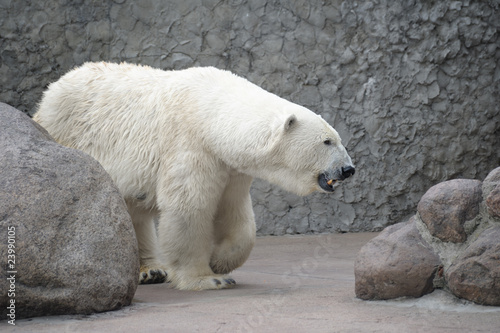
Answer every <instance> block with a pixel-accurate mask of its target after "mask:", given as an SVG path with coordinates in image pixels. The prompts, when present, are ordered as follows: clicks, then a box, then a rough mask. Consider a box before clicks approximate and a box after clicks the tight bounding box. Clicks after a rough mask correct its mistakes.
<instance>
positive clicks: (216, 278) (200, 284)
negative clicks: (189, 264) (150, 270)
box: [172, 275, 236, 290]
mask: <svg viewBox="0 0 500 333" xmlns="http://www.w3.org/2000/svg"><path fill="white" fill-rule="evenodd" d="M172 283H173V285H174V286H175V287H176V288H177V289H181V290H210V289H227V288H232V287H234V285H235V284H236V281H234V279H232V278H231V277H229V276H226V275H213V276H199V277H183V278H177V279H173V280H172Z"/></svg>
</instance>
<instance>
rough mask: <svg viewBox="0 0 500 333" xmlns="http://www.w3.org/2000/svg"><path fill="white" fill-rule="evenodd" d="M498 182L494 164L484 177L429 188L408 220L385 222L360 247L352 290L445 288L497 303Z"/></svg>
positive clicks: (380, 292) (371, 295) (409, 292)
mask: <svg viewBox="0 0 500 333" xmlns="http://www.w3.org/2000/svg"><path fill="white" fill-rule="evenodd" d="M499 184H500V168H497V169H495V170H493V171H491V172H490V174H489V175H488V176H487V177H486V178H485V180H484V181H483V182H480V181H476V180H464V179H459V180H451V181H447V182H443V183H440V184H438V185H436V186H434V187H432V188H430V189H429V190H428V191H427V193H426V194H425V195H424V196H423V197H422V199H421V200H420V202H419V204H418V214H417V215H415V216H414V217H413V218H412V219H411V221H410V222H408V223H399V224H396V225H393V226H390V227H388V228H386V229H385V230H384V231H383V232H382V233H381V234H380V235H378V236H377V237H375V238H374V239H373V240H371V241H370V242H368V243H367V244H366V245H365V246H364V247H363V248H362V249H361V251H360V252H359V254H358V257H357V259H356V263H355V280H356V281H355V292H356V296H357V297H359V298H361V299H390V298H396V297H401V296H410V297H419V296H422V295H424V294H425V293H428V292H431V291H432V290H433V289H434V288H444V289H446V290H449V291H450V292H452V293H453V294H455V295H456V296H458V297H461V298H464V299H467V300H470V301H473V302H476V303H478V304H484V305H500V219H499V218H498V217H499V216H498V214H497V212H498V211H497V208H498V187H499ZM414 270H415V271H418V272H419V274H416V273H415V272H414ZM431 281H432V282H431ZM426 282H428V284H427V285H426ZM412 285H413V286H414V287H413V288H411V287H409V286H412ZM422 286H425V288H422Z"/></svg>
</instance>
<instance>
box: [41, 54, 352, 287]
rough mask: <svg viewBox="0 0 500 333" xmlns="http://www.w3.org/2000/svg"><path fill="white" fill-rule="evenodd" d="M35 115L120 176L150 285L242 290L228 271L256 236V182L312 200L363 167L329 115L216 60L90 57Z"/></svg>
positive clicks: (144, 280)
mask: <svg viewBox="0 0 500 333" xmlns="http://www.w3.org/2000/svg"><path fill="white" fill-rule="evenodd" d="M34 119H35V121H37V122H38V123H39V124H40V125H42V126H43V127H45V128H46V129H47V130H48V132H49V133H50V134H51V135H52V136H53V137H54V138H55V140H56V141H58V142H59V143H61V144H63V145H65V146H68V147H72V148H76V149H80V150H83V151H84V152H86V153H88V154H89V155H91V156H93V157H94V158H95V159H97V160H98V161H99V162H100V163H101V164H102V166H103V167H104V168H105V169H106V171H107V172H108V173H109V174H110V175H111V177H112V178H113V180H114V182H115V183H116V185H117V186H118V188H119V190H120V191H121V193H122V195H123V197H124V199H125V201H126V203H127V206H128V210H129V213H130V215H131V217H132V221H133V224H134V228H135V231H136V235H137V241H138V244H139V252H140V261H141V273H140V276H139V279H140V282H141V283H155V282H163V281H164V280H165V279H167V280H168V281H170V282H171V283H172V285H173V286H174V287H176V288H178V289H188V290H203V289H221V288H230V287H232V286H233V285H234V284H235V281H234V280H233V279H232V278H231V277H229V276H228V275H227V274H229V273H230V272H231V271H233V270H234V269H236V268H237V267H239V266H241V265H242V264H243V263H244V262H245V261H246V259H247V258H248V256H249V254H250V251H251V249H252V247H253V245H254V242H255V228H256V227H255V221H254V214H253V211H252V203H251V199H250V192H249V190H250V185H251V183H252V178H253V177H259V178H262V179H265V180H267V181H269V182H271V183H273V184H277V185H279V186H281V187H282V188H284V189H285V190H288V191H291V192H293V193H296V194H298V195H307V194H309V193H311V192H313V191H322V192H333V190H334V188H335V187H336V186H337V184H338V182H339V181H341V180H344V179H345V178H347V177H349V176H351V175H353V174H354V166H353V164H352V162H351V158H350V157H349V155H348V154H347V152H346V150H345V148H344V146H343V145H342V143H341V140H340V137H339V135H338V133H337V132H336V131H335V130H334V129H333V128H332V127H331V126H330V125H328V124H327V123H326V121H324V120H323V119H322V118H321V117H320V116H318V115H316V114H314V113H313V112H311V111H309V110H308V109H306V108H304V107H301V106H299V105H296V104H293V103H291V102H288V101H286V100H284V99H282V98H279V97H278V96H276V95H274V94H271V93H269V92H267V91H265V90H263V89H261V88H260V87H258V86H256V85H254V84H252V83H250V82H249V81H247V80H246V79H243V78H241V77H239V76H236V75H234V74H232V73H230V72H228V71H224V70H219V69H216V68H213V67H198V68H190V69H186V70H180V71H164V70H160V69H154V68H151V67H148V66H140V65H132V64H126V63H121V64H114V63H104V62H101V63H86V64H84V65H83V66H81V67H79V68H76V69H74V70H72V71H70V72H68V73H67V74H66V75H64V76H63V77H62V78H61V79H60V80H59V81H57V82H55V83H52V84H50V86H49V87H48V89H47V91H45V93H44V95H43V98H42V100H41V102H40V104H39V108H38V111H37V113H36V114H35V117H34ZM155 217H158V237H157V233H156V229H155V224H154V218H155ZM157 239H158V240H157ZM157 242H159V244H158V246H157ZM167 273H168V275H167Z"/></svg>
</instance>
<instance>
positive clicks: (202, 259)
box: [159, 212, 235, 290]
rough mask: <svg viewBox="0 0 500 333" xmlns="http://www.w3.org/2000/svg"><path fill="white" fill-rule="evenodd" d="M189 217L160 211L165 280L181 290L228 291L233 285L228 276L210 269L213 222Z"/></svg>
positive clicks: (160, 234) (233, 282)
mask: <svg viewBox="0 0 500 333" xmlns="http://www.w3.org/2000/svg"><path fill="white" fill-rule="evenodd" d="M189 215H191V216H190V218H189V219H186V218H185V217H180V216H175V215H173V214H169V213H167V212H162V214H161V217H160V223H159V236H160V245H161V250H162V255H163V263H164V265H165V267H166V269H167V272H168V281H169V282H171V283H172V285H173V286H174V287H175V288H177V289H181V290H206V289H223V288H231V287H232V286H234V284H235V281H234V280H233V279H232V278H231V277H229V276H227V275H221V274H215V273H214V272H213V271H212V269H211V268H210V256H211V253H212V249H213V226H212V223H211V222H210V223H206V222H201V221H200V220H199V217H198V218H196V217H193V216H192V214H189ZM205 221H206V220H205Z"/></svg>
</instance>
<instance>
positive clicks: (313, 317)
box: [0, 233, 500, 333]
mask: <svg viewBox="0 0 500 333" xmlns="http://www.w3.org/2000/svg"><path fill="white" fill-rule="evenodd" d="M376 235H377V234H376V233H358V234H335V235H319V236H316V235H314V236H284V237H262V238H258V240H257V244H256V246H255V248H254V250H253V252H252V255H251V256H250V258H249V259H248V261H247V262H246V263H245V265H244V266H243V267H241V268H239V269H238V270H236V271H235V272H234V273H233V274H232V277H233V278H234V279H235V280H236V282H237V285H236V287H235V288H234V289H229V290H216V291H202V292H190V291H178V290H174V289H171V288H170V287H169V285H168V284H161V285H145V286H139V287H138V289H137V293H136V295H135V298H134V302H133V305H132V306H129V307H126V308H124V309H122V310H118V311H113V312H107V313H101V314H95V315H90V316H55V317H41V318H32V319H24V320H17V321H16V326H15V327H13V326H11V325H7V323H6V322H5V321H3V322H1V323H0V331H1V332H106V333H111V332H141V331H145V332H148V333H150V332H273V333H276V332H398V333H400V332H425V333H429V332H439V333H446V332H450V333H451V332H453V333H455V332H500V307H486V306H479V305H475V304H472V303H469V302H465V301H463V300H459V299H456V298H454V297H452V296H450V295H449V294H447V293H446V292H443V291H440V290H438V291H435V292H433V293H432V294H430V295H427V296H424V297H422V298H420V299H399V300H392V301H362V300H359V299H357V298H356V297H355V295H354V272H353V270H354V260H355V258H356V255H357V253H358V251H359V249H360V248H361V247H362V246H363V244H365V243H366V242H367V241H369V240H370V239H371V238H373V237H375V236H376Z"/></svg>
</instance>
